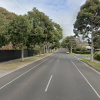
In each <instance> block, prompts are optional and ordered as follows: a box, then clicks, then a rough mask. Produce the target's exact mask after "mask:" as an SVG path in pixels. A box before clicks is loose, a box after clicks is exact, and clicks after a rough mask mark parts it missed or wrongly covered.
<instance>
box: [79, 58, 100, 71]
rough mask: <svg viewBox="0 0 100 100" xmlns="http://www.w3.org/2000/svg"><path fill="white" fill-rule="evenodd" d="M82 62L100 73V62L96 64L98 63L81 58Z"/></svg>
mask: <svg viewBox="0 0 100 100" xmlns="http://www.w3.org/2000/svg"><path fill="white" fill-rule="evenodd" d="M81 60H82V61H84V62H86V63H87V64H89V65H90V66H91V67H94V68H95V69H97V70H99V71H100V63H99V62H96V61H93V62H90V60H89V59H86V58H81Z"/></svg>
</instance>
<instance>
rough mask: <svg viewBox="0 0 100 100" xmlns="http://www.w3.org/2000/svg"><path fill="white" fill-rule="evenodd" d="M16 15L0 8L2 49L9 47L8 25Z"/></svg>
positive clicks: (0, 43)
mask: <svg viewBox="0 0 100 100" xmlns="http://www.w3.org/2000/svg"><path fill="white" fill-rule="evenodd" d="M15 16H16V15H15V14H14V13H10V12H8V11H7V10H6V9H4V8H2V7H0V47H2V46H5V45H7V44H8V43H9V42H8V38H9V37H8V36H7V35H6V25H7V24H8V23H9V22H10V21H11V20H12V19H13V18H14V17H15Z"/></svg>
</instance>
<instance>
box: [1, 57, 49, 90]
mask: <svg viewBox="0 0 100 100" xmlns="http://www.w3.org/2000/svg"><path fill="white" fill-rule="evenodd" d="M48 59H49V58H48ZM48 59H46V60H44V61H42V62H41V63H39V64H38V65H36V66H34V67H32V68H31V69H29V70H27V71H26V72H24V73H23V74H21V75H20V76H18V77H16V78H15V79H13V80H12V81H10V82H8V83H7V84H5V85H3V86H1V87H0V90H1V89H3V88H4V87H6V86H7V85H9V84H10V83H12V82H14V81H15V80H17V79H18V78H20V77H21V76H23V75H25V74H26V73H28V72H29V71H31V70H32V69H34V68H36V67H37V66H39V65H40V64H42V63H43V62H45V61H47V60H48Z"/></svg>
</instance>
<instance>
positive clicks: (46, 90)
mask: <svg viewBox="0 0 100 100" xmlns="http://www.w3.org/2000/svg"><path fill="white" fill-rule="evenodd" d="M52 76H53V75H51V77H50V79H49V81H48V84H47V86H46V89H45V92H47V90H48V87H49V85H50V82H51V79H52Z"/></svg>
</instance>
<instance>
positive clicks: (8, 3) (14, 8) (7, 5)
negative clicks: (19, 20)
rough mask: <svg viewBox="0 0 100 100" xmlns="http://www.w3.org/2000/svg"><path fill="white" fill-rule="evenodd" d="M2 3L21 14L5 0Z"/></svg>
mask: <svg viewBox="0 0 100 100" xmlns="http://www.w3.org/2000/svg"><path fill="white" fill-rule="evenodd" d="M1 2H3V3H4V4H6V5H7V6H8V7H10V8H11V9H14V10H15V11H16V12H17V13H20V12H19V11H18V10H17V9H15V8H14V7H13V6H12V5H11V4H10V3H8V2H6V1H5V0H1Z"/></svg>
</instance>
